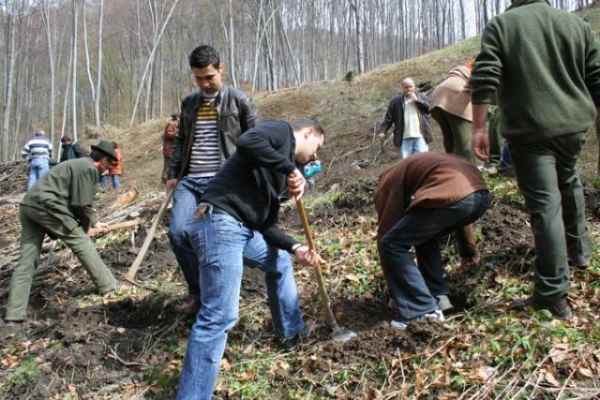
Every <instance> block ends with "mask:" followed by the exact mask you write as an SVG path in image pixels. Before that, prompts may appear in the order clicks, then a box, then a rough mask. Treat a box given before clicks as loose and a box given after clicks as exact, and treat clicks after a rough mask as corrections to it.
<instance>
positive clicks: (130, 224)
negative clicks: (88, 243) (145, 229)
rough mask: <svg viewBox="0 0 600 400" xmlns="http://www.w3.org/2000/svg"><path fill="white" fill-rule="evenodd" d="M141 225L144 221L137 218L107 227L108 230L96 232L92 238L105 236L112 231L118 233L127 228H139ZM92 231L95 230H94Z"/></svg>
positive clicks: (103, 229) (102, 229)
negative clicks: (117, 231) (119, 230)
mask: <svg viewBox="0 0 600 400" xmlns="http://www.w3.org/2000/svg"><path fill="white" fill-rule="evenodd" d="M141 223H142V220H141V219H140V218H136V219H132V220H131V221H125V222H119V223H117V224H111V225H109V226H107V227H106V228H101V229H98V230H94V231H93V232H92V234H91V235H90V236H100V235H103V234H105V233H108V232H110V231H116V230H118V229H125V228H131V227H134V226H138V225H139V224H141ZM92 229H94V228H92Z"/></svg>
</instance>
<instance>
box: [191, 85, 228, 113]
mask: <svg viewBox="0 0 600 400" xmlns="http://www.w3.org/2000/svg"><path fill="white" fill-rule="evenodd" d="M228 94H229V87H228V86H223V87H222V88H221V90H219V93H218V94H217V97H216V98H215V104H216V105H217V113H219V114H220V113H221V104H222V103H223V99H224V98H225V97H227V95H228ZM203 98H204V96H203V95H202V91H198V92H196V96H194V103H193V104H194V115H196V111H198V107H200V102H201V101H202V99H203Z"/></svg>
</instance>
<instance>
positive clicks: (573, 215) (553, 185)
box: [510, 133, 591, 297]
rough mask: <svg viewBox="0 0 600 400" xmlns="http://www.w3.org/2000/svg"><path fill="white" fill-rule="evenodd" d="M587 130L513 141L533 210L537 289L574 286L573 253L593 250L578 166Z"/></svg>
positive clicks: (546, 292)
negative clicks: (571, 283)
mask: <svg viewBox="0 0 600 400" xmlns="http://www.w3.org/2000/svg"><path fill="white" fill-rule="evenodd" d="M584 142H585V134H584V133H576V134H570V135H563V136H559V137H556V138H552V139H549V140H545V141H543V142H538V143H529V144H517V143H514V142H511V143H510V152H511V155H512V159H513V165H514V168H515V174H516V177H517V182H518V183H519V188H520V189H521V192H522V193H523V196H524V197H525V203H526V205H527V208H528V210H529V213H530V215H531V228H532V230H533V235H534V238H535V248H536V261H535V269H536V280H535V293H536V295H538V296H542V297H555V296H556V297H560V296H564V295H565V294H566V293H567V290H568V288H569V266H568V257H572V258H574V257H577V256H583V257H584V258H586V259H587V258H589V257H590V255H591V240H590V237H589V234H588V231H587V227H586V223H585V200H584V197H583V186H582V184H581V181H580V179H579V175H578V173H577V170H576V168H575V164H576V162H577V156H578V155H579V152H580V151H581V148H582V146H583V144H584Z"/></svg>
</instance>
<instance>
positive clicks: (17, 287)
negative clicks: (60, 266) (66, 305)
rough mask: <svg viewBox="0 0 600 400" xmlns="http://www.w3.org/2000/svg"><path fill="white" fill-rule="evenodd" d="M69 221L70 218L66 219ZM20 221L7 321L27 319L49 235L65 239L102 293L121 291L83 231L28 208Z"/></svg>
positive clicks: (20, 216) (22, 211)
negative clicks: (29, 304) (34, 279)
mask: <svg viewBox="0 0 600 400" xmlns="http://www.w3.org/2000/svg"><path fill="white" fill-rule="evenodd" d="M65 218H70V217H68V216H65ZM19 219H20V222H21V229H22V231H21V255H20V257H19V263H18V264H17V267H16V268H15V270H14V271H13V274H12V278H11V281H10V294H9V296H8V305H7V307H6V318H5V319H6V320H7V321H21V320H24V319H25V318H26V311H27V304H28V303H29V293H30V291H31V284H32V281H33V276H34V274H35V269H36V268H37V264H38V261H39V258H40V252H41V249H42V242H43V241H44V237H45V236H46V234H50V236H52V237H55V238H58V239H61V240H62V241H63V242H64V243H65V244H66V245H67V246H68V247H69V248H70V249H71V250H72V251H73V253H75V255H76V256H77V257H78V258H79V261H80V262H81V264H82V265H83V267H84V268H85V269H86V270H87V271H88V272H89V274H90V275H91V276H92V278H93V279H94V283H95V284H96V286H97V287H98V289H99V291H100V292H101V293H106V292H110V291H112V290H115V289H116V288H117V281H116V279H115V277H114V276H113V274H112V272H111V271H110V270H109V269H108V267H107V266H106V265H105V264H104V262H103V261H102V259H101V258H100V256H99V255H98V252H97V251H96V247H95V246H94V243H93V242H92V240H91V239H90V238H89V237H88V236H87V235H86V234H85V232H84V231H83V229H82V228H81V227H79V226H78V227H76V228H75V229H73V230H71V231H69V230H68V229H67V228H65V226H64V224H63V223H62V222H61V221H60V220H59V219H58V218H57V217H55V216H54V215H51V214H49V213H48V212H46V211H44V210H40V209H37V208H33V207H28V206H25V205H21V207H20V210H19Z"/></svg>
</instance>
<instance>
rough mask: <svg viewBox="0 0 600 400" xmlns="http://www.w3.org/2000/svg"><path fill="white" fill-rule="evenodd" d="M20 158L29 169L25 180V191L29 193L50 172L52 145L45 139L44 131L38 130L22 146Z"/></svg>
mask: <svg viewBox="0 0 600 400" xmlns="http://www.w3.org/2000/svg"><path fill="white" fill-rule="evenodd" d="M21 157H23V158H24V159H25V160H27V166H28V168H29V176H28V179H27V190H28V191H29V190H31V188H32V187H33V185H35V183H36V182H37V181H38V180H39V179H40V178H41V177H42V176H44V175H46V174H47V173H48V171H49V170H50V158H52V143H50V141H49V140H48V139H46V134H45V133H44V131H42V130H40V131H37V132H36V133H34V134H33V138H32V139H31V140H30V141H28V142H27V143H26V144H25V146H23V150H21Z"/></svg>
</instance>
